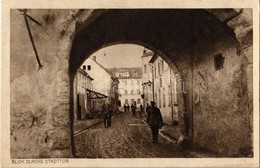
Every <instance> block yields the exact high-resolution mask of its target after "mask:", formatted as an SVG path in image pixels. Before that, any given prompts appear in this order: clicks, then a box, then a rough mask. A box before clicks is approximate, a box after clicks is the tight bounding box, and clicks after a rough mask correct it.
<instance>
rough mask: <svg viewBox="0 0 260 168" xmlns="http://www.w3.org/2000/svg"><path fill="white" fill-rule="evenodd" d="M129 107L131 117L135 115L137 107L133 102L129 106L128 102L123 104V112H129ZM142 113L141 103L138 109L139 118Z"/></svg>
mask: <svg viewBox="0 0 260 168" xmlns="http://www.w3.org/2000/svg"><path fill="white" fill-rule="evenodd" d="M130 107H131V111H132V114H133V117H134V116H135V115H136V109H137V107H136V105H135V104H131V106H129V104H125V105H124V110H125V112H129V109H130ZM142 113H143V105H142V104H141V105H140V111H139V115H140V118H141V117H142Z"/></svg>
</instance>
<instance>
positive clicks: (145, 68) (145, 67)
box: [144, 65, 147, 73]
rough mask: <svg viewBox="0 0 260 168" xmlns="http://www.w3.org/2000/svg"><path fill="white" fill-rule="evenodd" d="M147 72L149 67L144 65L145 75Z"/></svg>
mask: <svg viewBox="0 0 260 168" xmlns="http://www.w3.org/2000/svg"><path fill="white" fill-rule="evenodd" d="M146 72H147V65H144V73H146Z"/></svg>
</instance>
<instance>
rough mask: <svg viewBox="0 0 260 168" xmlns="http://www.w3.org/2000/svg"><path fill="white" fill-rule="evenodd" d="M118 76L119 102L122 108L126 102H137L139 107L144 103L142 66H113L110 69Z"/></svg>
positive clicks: (129, 103)
mask: <svg viewBox="0 0 260 168" xmlns="http://www.w3.org/2000/svg"><path fill="white" fill-rule="evenodd" d="M110 71H111V72H113V74H115V76H116V77H117V78H118V80H119V85H118V92H119V102H120V103H119V104H120V106H121V110H123V106H124V105H125V104H128V105H131V104H135V105H136V107H137V108H139V107H140V105H141V104H143V100H142V96H141V95H142V68H141V67H135V68H113V69H110Z"/></svg>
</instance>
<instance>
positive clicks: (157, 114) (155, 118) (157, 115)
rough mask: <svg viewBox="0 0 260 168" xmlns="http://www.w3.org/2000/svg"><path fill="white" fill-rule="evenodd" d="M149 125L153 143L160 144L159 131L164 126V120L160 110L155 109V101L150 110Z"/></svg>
mask: <svg viewBox="0 0 260 168" xmlns="http://www.w3.org/2000/svg"><path fill="white" fill-rule="evenodd" d="M147 123H148V124H149V126H150V128H151V131H152V136H153V141H152V143H158V134H159V129H161V128H162V126H163V118H162V114H161V111H160V109H159V108H157V107H155V102H153V101H151V108H150V109H149V110H148V115H147Z"/></svg>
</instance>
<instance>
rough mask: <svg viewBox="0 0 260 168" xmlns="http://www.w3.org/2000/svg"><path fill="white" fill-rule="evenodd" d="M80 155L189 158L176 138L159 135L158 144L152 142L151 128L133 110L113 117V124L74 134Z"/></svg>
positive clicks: (87, 156)
mask: <svg viewBox="0 0 260 168" xmlns="http://www.w3.org/2000/svg"><path fill="white" fill-rule="evenodd" d="M75 144H76V155H77V157H79V158H174V157H187V154H185V152H181V151H180V150H179V149H178V146H177V144H176V141H173V140H171V139H168V138H166V137H164V136H162V135H160V136H159V144H153V143H152V142H151V133H150V129H149V127H148V126H147V125H146V124H145V122H143V121H142V119H140V118H139V116H138V112H137V115H136V117H132V113H131V112H126V113H121V114H119V115H117V116H115V117H114V118H113V119H112V126H111V127H109V128H104V125H103V123H102V124H99V125H98V126H96V127H94V128H91V129H88V130H86V131H84V132H82V133H80V134H78V135H76V136H75Z"/></svg>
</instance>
